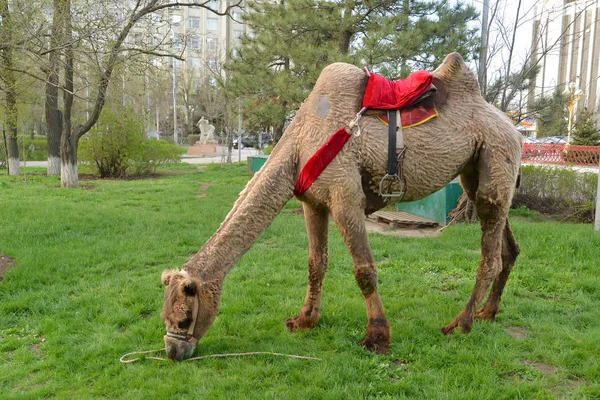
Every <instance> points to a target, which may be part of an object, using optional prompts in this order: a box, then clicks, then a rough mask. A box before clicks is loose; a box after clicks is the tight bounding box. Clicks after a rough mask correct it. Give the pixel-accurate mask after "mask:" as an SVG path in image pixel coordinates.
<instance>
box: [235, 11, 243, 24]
mask: <svg viewBox="0 0 600 400" xmlns="http://www.w3.org/2000/svg"><path fill="white" fill-rule="evenodd" d="M233 20H234V21H235V22H240V23H241V22H243V21H242V12H241V11H234V12H233Z"/></svg>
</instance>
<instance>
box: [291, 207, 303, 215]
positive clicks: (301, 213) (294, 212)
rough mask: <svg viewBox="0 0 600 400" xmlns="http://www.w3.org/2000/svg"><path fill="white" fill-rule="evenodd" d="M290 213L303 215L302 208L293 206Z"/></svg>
mask: <svg viewBox="0 0 600 400" xmlns="http://www.w3.org/2000/svg"><path fill="white" fill-rule="evenodd" d="M292 215H304V208H294V209H293V210H292Z"/></svg>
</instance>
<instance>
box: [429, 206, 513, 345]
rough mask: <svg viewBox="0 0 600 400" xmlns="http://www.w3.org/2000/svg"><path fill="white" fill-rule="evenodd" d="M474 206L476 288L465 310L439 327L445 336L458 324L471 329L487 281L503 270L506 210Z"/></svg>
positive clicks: (488, 283)
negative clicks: (477, 227)
mask: <svg viewBox="0 0 600 400" xmlns="http://www.w3.org/2000/svg"><path fill="white" fill-rule="evenodd" d="M478 200H480V199H478ZM476 206H477V215H478V217H479V221H480V224H481V230H482V238H481V261H480V262H479V269H478V270H477V277H476V279H475V287H474V288H473V293H472V294H471V298H470V299H469V301H468V302H467V305H466V307H465V309H464V310H463V311H462V312H461V313H460V314H459V315H458V316H457V317H456V318H455V319H454V320H453V321H452V322H451V323H450V324H448V325H446V326H445V327H443V328H442V329H441V330H442V333H443V334H445V335H448V334H450V333H452V332H453V331H454V329H455V328H457V327H458V328H460V329H461V330H462V331H463V332H464V333H469V332H470V331H471V328H472V326H473V319H474V317H475V310H476V309H477V306H478V305H479V304H480V303H481V302H482V301H483V298H484V297H485V294H486V292H487V290H488V288H489V287H490V284H491V283H492V281H493V280H494V279H495V278H496V277H497V276H498V274H499V273H500V271H501V270H502V256H501V253H502V241H503V237H502V233H503V231H504V227H505V225H506V212H503V211H502V210H500V209H499V208H498V207H497V206H496V205H495V204H492V203H490V202H485V201H478V202H477V204H476Z"/></svg>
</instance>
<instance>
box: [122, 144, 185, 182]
mask: <svg viewBox="0 0 600 400" xmlns="http://www.w3.org/2000/svg"><path fill="white" fill-rule="evenodd" d="M182 151H183V152H185V149H182V148H180V147H178V146H175V145H174V144H170V143H167V142H165V141H164V140H145V141H143V142H142V143H141V144H140V146H138V147H137V149H136V150H135V152H134V153H133V154H132V155H131V167H132V169H133V173H134V174H135V175H138V176H139V175H148V174H152V173H154V172H156V167H158V166H159V165H161V164H167V163H176V162H179V161H180V156H181V152H182Z"/></svg>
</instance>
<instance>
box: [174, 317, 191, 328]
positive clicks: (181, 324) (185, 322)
mask: <svg viewBox="0 0 600 400" xmlns="http://www.w3.org/2000/svg"><path fill="white" fill-rule="evenodd" d="M191 324H192V319H191V318H186V319H184V320H183V321H179V322H178V323H177V326H178V327H180V328H181V329H187V328H189V327H190V325H191Z"/></svg>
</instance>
